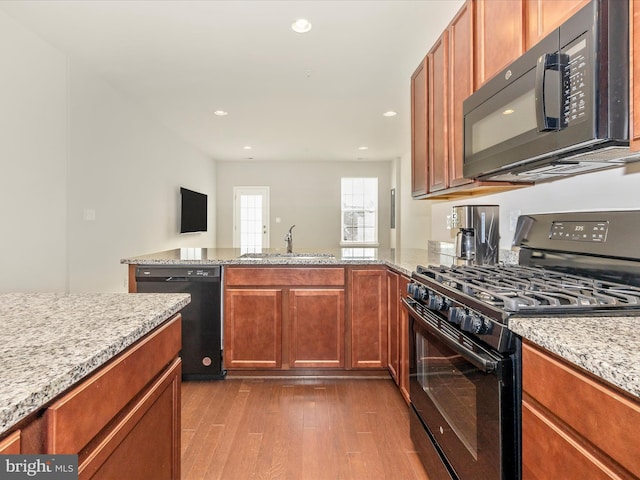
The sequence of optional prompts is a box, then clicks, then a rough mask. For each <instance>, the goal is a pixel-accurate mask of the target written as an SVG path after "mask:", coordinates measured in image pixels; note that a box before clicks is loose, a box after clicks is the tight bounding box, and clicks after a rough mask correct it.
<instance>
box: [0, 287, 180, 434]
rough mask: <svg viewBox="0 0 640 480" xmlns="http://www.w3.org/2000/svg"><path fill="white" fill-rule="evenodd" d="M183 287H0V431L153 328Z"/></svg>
mask: <svg viewBox="0 0 640 480" xmlns="http://www.w3.org/2000/svg"><path fill="white" fill-rule="evenodd" d="M190 301H191V299H190V296H189V295H187V294H166V293H165V294H146V293H137V294H128V293H105V294H62V293H7V294H0V319H1V321H2V329H1V331H0V351H1V353H0V358H1V359H2V360H1V361H0V379H2V381H1V383H2V387H1V390H0V435H1V434H3V433H4V432H6V431H7V430H9V429H10V428H11V427H12V426H14V425H15V424H16V423H17V422H19V421H20V420H22V419H23V418H25V417H27V416H28V415H29V414H31V413H33V412H36V411H38V410H39V409H40V408H42V407H43V406H44V405H46V404H47V403H48V402H50V401H51V400H53V399H54V398H55V397H57V396H58V395H59V394H61V393H62V392H64V391H65V390H67V389H68V388H69V387H71V386H73V385H75V384H76V383H78V382H79V381H81V380H82V379H83V378H85V377H86V376H87V375H88V374H90V373H91V372H92V371H94V370H96V369H97V368H99V367H100V366H101V365H103V364H104V363H106V362H107V361H109V360H110V359H111V358H113V357H114V356H115V355H117V354H118V353H120V352H121V351H123V350H125V349H126V348H127V347H128V346H130V345H131V344H133V343H134V342H136V341H137V340H138V339H140V338H141V337H143V336H144V335H146V334H147V333H149V332H150V331H152V330H153V329H154V328H156V327H157V326H159V325H160V324H161V323H163V322H164V321H165V320H167V319H168V318H170V317H171V316H172V315H173V314H175V313H176V312H178V311H179V310H181V309H182V308H183V307H185V306H186V305H188V304H189V302H190Z"/></svg>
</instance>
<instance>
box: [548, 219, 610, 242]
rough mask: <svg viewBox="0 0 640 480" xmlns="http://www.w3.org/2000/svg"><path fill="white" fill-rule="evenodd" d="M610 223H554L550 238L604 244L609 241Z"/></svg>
mask: <svg viewBox="0 0 640 480" xmlns="http://www.w3.org/2000/svg"><path fill="white" fill-rule="evenodd" d="M608 231H609V222H553V223H552V224H551V232H550V233H549V238H550V239H551V240H569V241H572V242H594V243H604V242H605V241H606V240H607V233H608Z"/></svg>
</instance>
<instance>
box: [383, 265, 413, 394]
mask: <svg viewBox="0 0 640 480" xmlns="http://www.w3.org/2000/svg"><path fill="white" fill-rule="evenodd" d="M408 283H409V279H408V278H407V277H405V276H404V275H400V274H399V273H396V272H394V271H392V270H389V271H388V272H387V312H388V313H387V332H388V333H387V351H388V353H387V362H388V363H387V365H388V369H389V373H390V374H391V378H393V380H394V381H395V382H396V385H398V386H399V387H400V386H401V384H402V378H403V377H404V373H405V369H406V368H407V365H408V352H407V350H406V345H407V342H406V341H405V338H404V337H406V335H407V332H406V326H405V325H404V324H403V317H402V310H403V309H402V303H401V301H400V299H401V298H402V296H403V294H404V293H405V292H406V291H407V284H408ZM405 356H407V359H406V361H405V359H404V357H405ZM407 398H408V397H407Z"/></svg>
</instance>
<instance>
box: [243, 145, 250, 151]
mask: <svg viewBox="0 0 640 480" xmlns="http://www.w3.org/2000/svg"><path fill="white" fill-rule="evenodd" d="M242 148H244V149H245V150H251V145H245V146H244V147H242Z"/></svg>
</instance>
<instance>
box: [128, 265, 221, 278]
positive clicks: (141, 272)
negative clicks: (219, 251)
mask: <svg viewBox="0 0 640 480" xmlns="http://www.w3.org/2000/svg"><path fill="white" fill-rule="evenodd" d="M220 278H221V267H220V265H216V266H207V267H202V266H195V267H184V266H181V267H171V266H169V267H168V266H155V265H154V266H141V267H136V281H137V282H219V281H220Z"/></svg>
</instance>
